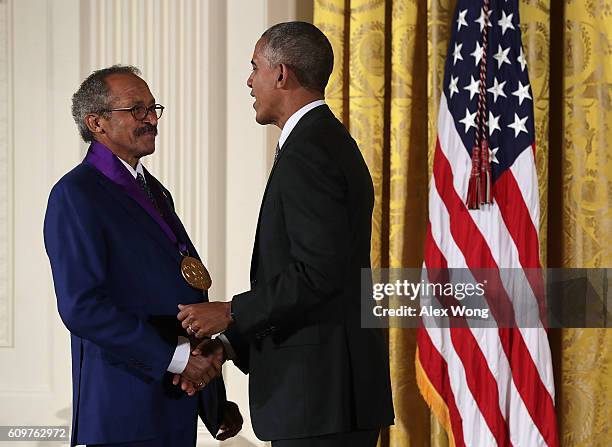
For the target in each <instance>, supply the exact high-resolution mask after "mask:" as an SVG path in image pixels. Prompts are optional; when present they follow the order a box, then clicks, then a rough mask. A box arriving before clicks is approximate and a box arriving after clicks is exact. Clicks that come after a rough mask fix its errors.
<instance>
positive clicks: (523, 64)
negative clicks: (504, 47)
mask: <svg viewBox="0 0 612 447" xmlns="http://www.w3.org/2000/svg"><path fill="white" fill-rule="evenodd" d="M516 60H517V61H519V64H521V71H525V67H526V66H527V60H526V59H525V53H523V47H521V49H520V54H519V57H517V58H516Z"/></svg>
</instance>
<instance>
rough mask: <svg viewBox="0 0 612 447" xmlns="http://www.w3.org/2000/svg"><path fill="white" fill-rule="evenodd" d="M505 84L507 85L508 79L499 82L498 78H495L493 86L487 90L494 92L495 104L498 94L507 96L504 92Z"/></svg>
mask: <svg viewBox="0 0 612 447" xmlns="http://www.w3.org/2000/svg"><path fill="white" fill-rule="evenodd" d="M504 85H506V81H504V82H502V83H501V84H500V83H499V82H497V78H493V87H491V88H489V89H488V90H487V91H488V92H490V93H493V104H495V103H496V102H497V97H498V96H503V97H504V98H507V96H506V94H505V93H504Z"/></svg>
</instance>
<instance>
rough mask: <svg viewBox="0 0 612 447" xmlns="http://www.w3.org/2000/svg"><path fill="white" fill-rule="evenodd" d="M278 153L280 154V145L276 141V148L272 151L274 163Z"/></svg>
mask: <svg viewBox="0 0 612 447" xmlns="http://www.w3.org/2000/svg"><path fill="white" fill-rule="evenodd" d="M279 154H280V146H279V144H278V143H276V150H275V151H274V163H276V160H278V156H279Z"/></svg>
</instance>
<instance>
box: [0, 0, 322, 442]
mask: <svg viewBox="0 0 612 447" xmlns="http://www.w3.org/2000/svg"><path fill="white" fill-rule="evenodd" d="M311 10H312V1H311V0H228V1H221V0H210V1H205V0H173V1H169V0H104V1H100V0H98V1H94V0H81V1H79V0H0V425H10V424H20V425H28V424H41V425H69V423H70V396H71V385H70V353H69V338H68V334H67V331H66V330H65V328H64V327H63V325H62V323H61V321H60V320H59V318H58V316H57V311H56V307H55V297H54V295H53V286H52V281H51V274H50V269H49V267H48V261H47V258H46V255H45V253H44V247H43V242H42V221H43V216H44V210H45V207H46V199H47V196H48V193H49V190H50V188H51V186H52V185H53V184H54V183H55V182H56V181H57V179H59V177H61V176H62V175H63V174H64V173H65V172H67V171H68V170H69V169H70V168H72V167H73V166H75V165H76V164H77V163H79V162H80V160H81V159H82V157H83V155H84V153H85V149H86V147H85V145H84V144H83V143H82V142H79V138H78V134H77V131H76V127H75V125H74V123H73V122H72V119H71V115H70V97H71V95H72V93H73V92H74V91H75V90H76V89H77V88H78V85H79V83H80V82H81V80H82V79H83V78H84V77H86V76H87V75H88V74H89V73H90V72H91V71H92V70H94V69H97V68H101V67H104V66H108V65H112V64H115V63H122V64H134V65H136V66H138V67H140V68H141V70H142V72H143V78H144V79H145V80H146V81H147V82H148V83H149V86H150V88H151V91H152V92H153V94H154V96H155V97H156V99H157V100H158V102H160V103H162V104H164V105H165V106H166V107H167V108H166V111H165V112H164V116H163V118H162V120H161V121H160V125H159V131H160V136H159V138H158V146H157V150H156V153H155V154H154V155H153V156H151V157H148V158H147V159H146V160H144V163H145V165H146V166H147V167H148V168H149V169H150V170H151V171H152V172H153V173H154V174H155V175H157V176H158V177H159V178H160V179H161V180H162V182H163V183H164V184H165V185H166V186H167V187H168V188H169V189H170V190H171V191H172V193H173V195H174V197H175V202H176V205H177V209H178V212H179V214H180V216H181V217H182V219H183V222H184V223H185V225H186V227H187V229H188V231H189V232H190V235H191V236H192V238H193V239H194V242H195V244H196V246H197V247H198V248H199V251H200V254H201V255H202V257H203V258H204V259H205V260H206V263H207V265H208V267H209V269H210V271H211V273H212V276H213V288H212V289H211V297H212V298H213V299H227V298H230V297H231V296H232V295H233V294H235V293H239V292H242V291H244V290H245V289H247V288H248V286H249V281H248V279H249V278H248V276H249V263H250V258H251V249H252V244H253V237H254V233H255V224H256V220H257V213H258V210H259V204H260V200H261V194H262V192H263V189H264V186H265V182H266V178H267V175H268V171H269V168H270V166H271V161H272V157H273V149H274V146H275V144H276V139H277V138H278V131H277V130H275V129H266V128H263V127H261V126H259V125H257V124H256V123H255V120H254V111H253V108H252V102H253V100H252V98H251V97H250V96H249V89H248V88H247V87H246V79H247V77H248V75H249V72H250V60H251V55H252V50H253V46H254V44H255V42H256V40H257V39H258V37H259V36H260V35H261V33H262V32H263V31H264V30H265V29H266V28H267V27H268V26H269V25H270V24H272V23H277V22H279V21H284V20H291V19H294V18H301V19H305V20H308V19H309V17H308V15H309V14H311ZM224 375H225V378H226V383H227V386H228V394H229V397H230V399H232V400H234V401H236V402H238V403H239V405H240V407H241V409H242V411H243V414H244V415H245V428H244V429H243V432H242V433H241V434H240V436H239V437H237V438H235V439H234V440H233V441H232V442H225V443H223V444H222V445H228V446H250V445H263V443H261V442H259V441H257V439H256V438H255V436H254V434H253V432H252V430H251V428H250V422H249V418H248V399H247V379H246V377H245V376H244V375H242V374H241V373H240V372H238V371H237V369H236V368H235V367H234V366H233V365H232V364H229V365H227V366H226V367H225V371H224ZM32 408H36V411H32ZM218 444H219V443H218V442H216V441H214V440H213V439H212V438H210V436H206V434H205V433H204V432H203V431H201V436H200V441H199V445H211V446H212V445H218ZM23 445H24V446H25V445H27V444H26V443H23Z"/></svg>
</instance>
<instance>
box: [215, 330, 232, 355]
mask: <svg viewBox="0 0 612 447" xmlns="http://www.w3.org/2000/svg"><path fill="white" fill-rule="evenodd" d="M216 338H218V339H219V340H221V343H223V349H225V355H226V357H227V360H236V352H235V351H234V348H232V345H231V344H230V342H229V340H228V339H227V337H226V336H225V334H223V333H221V334H219V335H217V337H216Z"/></svg>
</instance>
